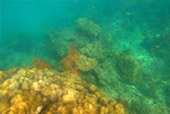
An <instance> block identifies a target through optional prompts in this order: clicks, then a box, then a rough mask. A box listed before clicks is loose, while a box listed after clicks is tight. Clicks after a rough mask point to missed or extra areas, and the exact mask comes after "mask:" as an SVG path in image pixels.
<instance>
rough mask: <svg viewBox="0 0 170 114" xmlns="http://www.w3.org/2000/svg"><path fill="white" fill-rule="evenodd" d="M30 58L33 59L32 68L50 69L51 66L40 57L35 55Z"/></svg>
mask: <svg viewBox="0 0 170 114" xmlns="http://www.w3.org/2000/svg"><path fill="white" fill-rule="evenodd" d="M32 59H33V63H32V64H33V67H34V68H37V69H46V68H47V69H52V66H51V65H50V64H49V63H48V62H46V61H44V60H42V59H38V58H35V57H32Z"/></svg>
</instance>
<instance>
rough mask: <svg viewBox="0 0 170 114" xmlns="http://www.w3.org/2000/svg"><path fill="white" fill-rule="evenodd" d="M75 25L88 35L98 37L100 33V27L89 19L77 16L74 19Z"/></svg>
mask: <svg viewBox="0 0 170 114" xmlns="http://www.w3.org/2000/svg"><path fill="white" fill-rule="evenodd" d="M75 24H76V26H77V27H78V28H79V29H80V30H83V31H85V32H86V34H88V35H92V36H94V37H98V36H99V34H100V33H101V27H100V26H99V25H97V24H96V23H94V22H93V21H91V20H88V19H86V18H79V19H77V20H76V21H75Z"/></svg>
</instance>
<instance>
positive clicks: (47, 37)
mask: <svg viewBox="0 0 170 114" xmlns="http://www.w3.org/2000/svg"><path fill="white" fill-rule="evenodd" d="M0 7H1V13H0V16H1V17H0V19H1V20H0V21H1V23H0V26H1V29H0V34H1V36H0V69H1V70H7V69H11V68H14V67H26V66H30V67H32V66H33V65H32V63H33V59H32V58H33V57H34V58H38V59H42V60H45V61H47V62H49V63H50V64H51V65H52V66H53V67H54V68H55V69H57V70H59V71H63V70H64V68H62V64H61V61H62V60H63V58H65V57H66V56H67V54H68V50H69V48H70V46H71V45H72V44H74V45H76V49H77V50H78V52H79V53H80V54H82V55H85V56H87V57H89V58H93V59H95V60H96V61H97V62H98V64H97V65H96V67H95V68H94V69H92V70H91V71H88V72H83V71H80V72H81V75H82V78H83V79H84V80H86V81H87V82H89V83H93V84H95V85H97V86H98V87H99V88H100V90H102V91H104V92H106V93H107V95H108V96H109V97H111V98H116V100H118V101H126V102H127V106H126V109H127V111H128V112H129V114H169V112H170V96H169V95H170V1H169V0H164V1H163V0H141V1H138V0H129V1H128V0H63V1H62V0H52V1H51V0H49V1H46V0H44V1H40V0H37V1H33V0H25V1H20V0H14V1H12V0H1V1H0ZM79 19H82V20H83V21H79ZM84 23H85V24H84ZM87 24H88V25H87ZM97 27H99V28H100V30H99V31H97V32H96V31H95V30H96V29H97V30H98V28H97ZM94 31H95V32H94ZM93 32H94V33H93ZM96 34H97V35H96Z"/></svg>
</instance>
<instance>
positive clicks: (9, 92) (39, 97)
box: [0, 68, 125, 114]
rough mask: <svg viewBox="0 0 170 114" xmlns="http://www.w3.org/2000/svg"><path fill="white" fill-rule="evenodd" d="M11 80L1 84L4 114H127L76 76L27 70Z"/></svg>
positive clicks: (0, 97)
mask: <svg viewBox="0 0 170 114" xmlns="http://www.w3.org/2000/svg"><path fill="white" fill-rule="evenodd" d="M11 75H12V77H11ZM8 77H9V79H8V80H6V81H4V82H3V83H2V84H0V95H1V96H0V113H2V114H40V113H41V114H55V113H58V114H125V111H124V107H123V105H121V104H117V103H116V101H115V100H114V99H109V98H108V97H107V95H106V94H105V93H103V92H101V91H99V90H98V88H97V87H96V86H95V85H93V84H88V83H87V82H85V81H83V80H82V79H81V77H77V76H76V75H74V74H68V73H64V72H63V73H58V72H57V71H55V70H43V69H36V68H32V69H31V68H25V69H18V71H16V72H13V73H12V74H8ZM13 82H14V84H13ZM16 83H17V84H16ZM18 85H19V86H18ZM10 86H11V87H12V89H9V87H10Z"/></svg>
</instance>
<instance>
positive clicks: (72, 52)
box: [62, 44, 80, 75]
mask: <svg viewBox="0 0 170 114" xmlns="http://www.w3.org/2000/svg"><path fill="white" fill-rule="evenodd" d="M79 56H80V54H79V52H78V51H77V49H76V45H75V44H72V45H71V46H70V47H69V50H68V54H67V56H66V57H65V58H64V59H63V61H62V64H63V66H64V68H65V70H66V71H68V72H70V73H73V74H77V75H79V72H78V63H77V62H78V60H79Z"/></svg>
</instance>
